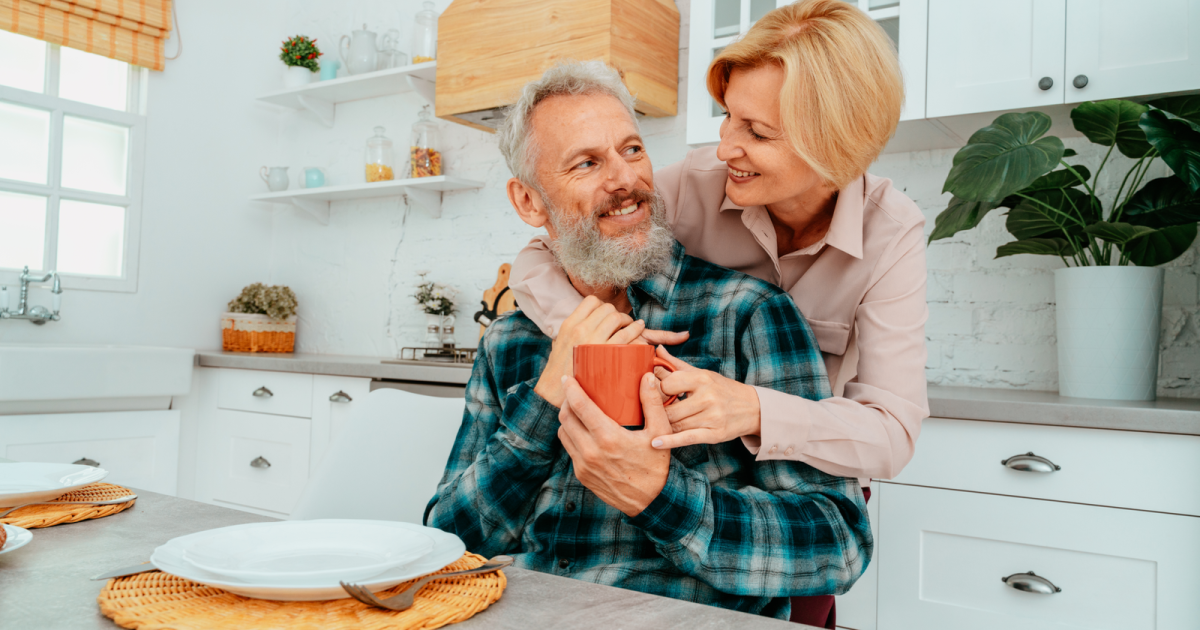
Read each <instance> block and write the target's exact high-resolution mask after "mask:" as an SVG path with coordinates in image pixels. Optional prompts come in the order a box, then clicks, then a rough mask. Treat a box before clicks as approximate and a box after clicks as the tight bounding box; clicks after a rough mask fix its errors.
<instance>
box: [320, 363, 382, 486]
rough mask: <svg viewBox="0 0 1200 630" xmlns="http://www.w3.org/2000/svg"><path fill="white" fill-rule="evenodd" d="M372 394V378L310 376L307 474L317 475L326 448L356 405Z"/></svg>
mask: <svg viewBox="0 0 1200 630" xmlns="http://www.w3.org/2000/svg"><path fill="white" fill-rule="evenodd" d="M369 393H371V379H369V378H358V377H353V376H325V375H321V374H317V375H315V376H313V399H312V414H313V415H312V457H311V458H310V459H309V471H310V472H316V470H317V464H320V463H321V458H323V457H324V456H325V449H327V448H328V447H329V443H330V442H331V441H332V440H333V436H335V435H337V434H338V432H339V431H340V430H341V428H342V426H343V425H345V423H346V421H347V420H349V419H350V413H351V412H352V411H353V410H354V408H355V403H358V402H360V401H362V399H363V398H364V397H365V396H366V395H367V394H369Z"/></svg>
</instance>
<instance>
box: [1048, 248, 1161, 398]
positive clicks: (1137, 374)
mask: <svg viewBox="0 0 1200 630" xmlns="http://www.w3.org/2000/svg"><path fill="white" fill-rule="evenodd" d="M1054 293H1055V299H1056V300H1057V303H1058V306H1057V312H1056V320H1057V324H1058V392H1059V394H1061V395H1063V396H1071V397H1075V398H1105V399H1108V400H1154V398H1155V393H1156V390H1157V386H1158V333H1159V328H1160V326H1161V325H1162V300H1163V270H1162V269H1158V268H1154V267H1129V266H1126V267H1111V266H1106V267H1071V268H1068V269H1059V270H1057V271H1055V272H1054Z"/></svg>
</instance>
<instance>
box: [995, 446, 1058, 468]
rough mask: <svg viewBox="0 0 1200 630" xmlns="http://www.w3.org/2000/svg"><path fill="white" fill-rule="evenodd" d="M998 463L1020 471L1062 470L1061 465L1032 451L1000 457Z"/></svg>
mask: <svg viewBox="0 0 1200 630" xmlns="http://www.w3.org/2000/svg"><path fill="white" fill-rule="evenodd" d="M1000 463H1001V464H1003V465H1005V466H1007V467H1009V468H1011V469H1013V470H1019V471H1021V472H1035V473H1052V472H1054V471H1056V470H1062V466H1059V465H1058V464H1055V463H1054V462H1052V461H1050V460H1048V459H1046V458H1045V457H1042V456H1040V455H1034V454H1033V452H1032V451H1031V452H1028V453H1025V454H1024V455H1013V456H1012V457H1009V458H1008V459H1002V460H1000Z"/></svg>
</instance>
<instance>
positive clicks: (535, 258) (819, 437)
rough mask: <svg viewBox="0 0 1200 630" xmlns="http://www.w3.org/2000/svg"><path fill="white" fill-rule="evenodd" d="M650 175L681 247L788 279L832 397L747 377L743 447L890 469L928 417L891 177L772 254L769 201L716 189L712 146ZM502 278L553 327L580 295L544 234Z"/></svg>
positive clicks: (902, 228)
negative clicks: (753, 415)
mask: <svg viewBox="0 0 1200 630" xmlns="http://www.w3.org/2000/svg"><path fill="white" fill-rule="evenodd" d="M655 179H656V187H657V188H658V190H659V192H661V193H662V195H663V197H664V198H665V199H666V202H667V215H668V219H669V221H670V223H671V225H672V226H673V227H674V229H675V238H677V239H678V240H679V242H680V243H682V244H683V245H684V247H685V248H687V253H688V254H690V255H692V256H697V257H699V258H703V259H704V260H707V261H710V262H713V263H716V264H718V265H723V266H725V267H729V268H731V269H736V270H738V271H742V272H745V273H747V274H750V275H752V276H755V277H757V278H760V279H762V280H766V281H767V282H771V283H773V284H776V285H778V286H781V287H784V288H786V289H787V291H788V293H790V294H791V296H792V299H793V300H795V302H796V305H797V306H798V307H799V309H800V312H801V313H803V314H804V316H805V318H806V319H807V320H808V323H809V324H810V325H811V326H812V329H813V332H814V333H815V334H816V337H817V343H818V344H819V345H820V347H821V354H822V356H823V357H824V359H825V366H826V368H827V369H828V371H829V380H830V384H831V385H832V386H833V393H834V397H833V398H828V399H825V400H821V401H811V400H806V399H803V398H800V397H797V396H792V395H789V394H783V393H780V392H777V391H774V390H770V389H765V388H760V387H756V388H755V390H756V391H757V392H758V398H759V404H760V407H761V417H762V430H761V436H746V437H744V438H742V439H743V441H744V442H745V444H746V447H747V448H748V449H750V451H751V452H752V453H755V454H756V455H757V457H758V459H759V460H768V459H793V460H798V461H802V462H806V463H808V464H809V465H811V466H813V467H815V468H817V469H820V470H823V471H825V472H827V473H830V474H833V475H838V476H842V477H857V478H859V479H860V481H861V482H862V483H863V485H867V483H868V482H869V479H870V478H872V477H874V478H878V479H890V478H892V477H894V476H896V475H897V474H898V473H899V472H900V470H901V469H903V468H904V466H905V465H906V464H908V461H909V460H910V459H912V455H913V449H914V447H915V444H916V440H917V436H918V434H919V433H920V431H921V420H923V419H924V418H926V417H927V416H928V415H929V401H928V398H927V395H926V384H925V358H926V350H925V320H926V319H927V318H928V315H929V308H928V306H927V305H926V303H925V237H924V230H923V226H924V224H925V217H924V216H923V215H922V214H921V211H920V210H919V209H918V208H917V205H916V204H915V203H913V201H912V200H911V199H909V198H908V197H907V196H905V195H904V194H903V193H901V192H900V191H898V190H896V189H895V188H894V187H893V186H892V182H891V180H888V179H883V178H880V177H875V176H873V175H870V174H866V175H863V176H862V177H860V178H859V179H857V180H855V181H854V182H852V183H850V184H849V185H848V186H846V187H845V188H844V189H842V190H841V191H839V193H838V197H837V203H836V206H835V208H834V213H833V221H832V223H831V225H830V227H829V232H828V233H827V235H826V236H825V238H824V239H823V240H822V241H820V242H818V243H816V244H815V245H813V246H811V247H808V248H805V249H803V250H800V251H796V252H792V253H790V254H787V255H786V256H783V257H780V256H779V255H778V250H777V247H776V239H775V228H774V226H773V225H772V223H771V218H770V216H769V215H768V214H767V210H766V208H764V207H762V206H750V207H747V208H742V207H739V206H737V205H735V204H734V203H733V202H732V201H730V200H729V198H728V197H726V196H725V180H726V167H725V163H724V162H722V161H720V160H718V159H717V155H716V149H715V148H711V147H709V148H701V149H695V150H693V151H691V152H689V153H688V154H687V156H686V157H685V158H684V159H683V161H681V162H678V163H676V164H672V165H670V166H668V167H666V168H664V169H662V170H660V171H658V172H657V173H656V174H655ZM509 286H510V287H511V288H512V290H513V291H514V292H515V293H516V296H517V302H518V304H520V307H521V310H523V311H524V312H525V314H526V315H528V316H529V317H530V319H532V320H533V321H535V322H537V323H538V325H539V326H541V328H542V330H543V331H544V332H546V334H548V335H551V336H554V335H556V334H557V332H558V326H559V325H560V324H561V323H562V322H563V320H565V319H566V318H567V316H568V315H570V314H571V312H572V311H574V310H575V307H576V306H578V305H579V303H580V301H581V299H582V298H580V296H579V294H578V293H577V292H576V291H575V289H574V287H572V286H571V284H570V282H569V281H568V280H567V278H566V276H565V275H564V274H563V273H562V271H561V270H560V269H559V268H558V266H557V264H555V262H554V256H553V254H551V253H550V252H549V249H548V240H547V237H545V236H541V237H537V238H535V239H534V240H533V241H532V242H530V244H529V245H528V246H526V247H525V249H523V250H522V251H521V253H520V254H519V255H518V256H517V259H516V261H515V263H514V264H513V268H512V276H511V280H510V282H509Z"/></svg>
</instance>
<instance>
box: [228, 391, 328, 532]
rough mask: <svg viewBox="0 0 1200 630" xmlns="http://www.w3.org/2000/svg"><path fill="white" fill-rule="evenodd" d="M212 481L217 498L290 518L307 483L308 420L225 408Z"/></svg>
mask: <svg viewBox="0 0 1200 630" xmlns="http://www.w3.org/2000/svg"><path fill="white" fill-rule="evenodd" d="M215 420H216V422H215V423H214V426H213V429H212V430H213V433H212V441H213V453H212V465H211V466H210V467H209V471H208V474H210V475H212V478H210V479H208V480H207V481H208V483H209V484H210V488H211V495H212V498H213V499H216V500H219V501H224V502H227V503H233V504H237V505H242V506H246V507H251V508H258V509H260V510H270V511H272V512H279V513H282V514H287V513H288V512H289V511H291V509H292V506H293V505H295V503H296V499H299V498H300V493H301V491H303V490H304V484H305V483H306V482H307V481H308V449H309V431H310V425H309V421H308V420H305V419H298V418H285V417H279V416H271V415H266V414H256V413H245V412H240V411H228V410H220V411H217V413H216V414H215Z"/></svg>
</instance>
